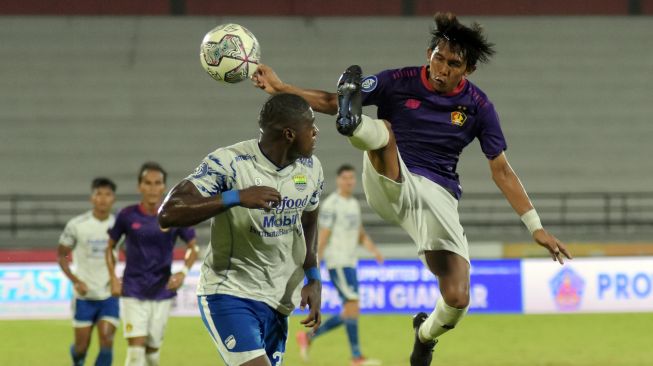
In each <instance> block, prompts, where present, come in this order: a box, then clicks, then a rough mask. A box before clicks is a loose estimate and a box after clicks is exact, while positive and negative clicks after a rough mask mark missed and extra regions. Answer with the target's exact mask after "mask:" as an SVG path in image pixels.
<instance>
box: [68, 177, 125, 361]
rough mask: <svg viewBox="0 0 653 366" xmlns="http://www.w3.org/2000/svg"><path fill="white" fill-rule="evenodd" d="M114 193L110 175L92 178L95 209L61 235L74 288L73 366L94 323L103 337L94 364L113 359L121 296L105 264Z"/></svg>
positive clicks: (72, 222) (76, 219) (81, 357)
mask: <svg viewBox="0 0 653 366" xmlns="http://www.w3.org/2000/svg"><path fill="white" fill-rule="evenodd" d="M115 194H116V185H115V183H113V182H112V181H111V180H110V179H108V178H95V179H93V182H92V183H91V204H92V205H93V209H92V210H90V211H88V212H86V213H83V214H81V215H79V216H77V217H74V218H72V219H71V220H70V221H68V223H67V224H66V228H65V229H64V231H63V233H62V234H61V237H60V238H59V246H58V248H57V254H58V255H57V257H58V262H59V266H60V267H61V270H62V271H63V272H64V273H65V274H66V277H68V279H70V282H72V283H73V289H74V298H73V309H74V310H73V312H74V314H73V328H74V330H75V344H74V345H72V346H70V356H71V357H72V359H73V366H79V365H83V364H84V360H85V358H86V351H87V350H88V346H89V343H90V342H91V333H92V331H93V326H94V325H95V326H97V329H98V338H99V340H100V352H99V353H98V355H97V358H96V359H95V365H96V366H108V365H111V362H112V360H113V336H114V334H115V332H116V327H117V326H118V322H119V309H118V298H117V297H113V296H111V289H110V288H109V274H108V273H107V271H106V270H103V269H102V268H104V267H106V263H105V262H104V251H105V249H106V247H107V239H108V237H109V236H108V235H107V230H109V228H110V227H112V226H113V223H114V221H115V217H114V216H113V214H112V213H111V208H112V206H113V203H114V201H115V199H116V196H115ZM71 253H72V259H73V263H74V265H75V269H74V270H71V268H70V266H69V263H68V258H67V257H68V256H69V255H70V254H71Z"/></svg>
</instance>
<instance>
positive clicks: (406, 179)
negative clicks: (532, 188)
mask: <svg viewBox="0 0 653 366" xmlns="http://www.w3.org/2000/svg"><path fill="white" fill-rule="evenodd" d="M434 20H435V27H434V29H433V31H432V32H431V38H430V44H429V47H428V49H427V50H426V65H424V66H416V67H404V68H400V69H391V70H385V71H382V72H380V73H378V74H376V75H371V76H367V77H365V78H363V77H362V71H361V69H360V67H358V66H356V65H354V66H350V67H349V68H348V69H347V70H346V71H345V72H344V73H343V75H342V76H341V78H340V80H339V81H338V90H337V93H330V92H326V91H320V90H308V89H303V88H299V87H296V86H293V85H290V84H286V83H284V82H282V81H281V80H280V79H279V77H278V76H277V75H276V74H275V73H274V71H273V70H272V69H271V68H270V67H268V66H265V65H260V66H259V68H258V70H257V71H256V73H255V74H254V75H253V76H252V81H253V83H254V85H255V86H256V87H258V88H261V89H263V90H264V91H266V92H267V93H270V94H276V93H280V92H286V93H296V94H299V95H301V96H303V97H304V98H305V99H306V100H307V101H308V102H309V103H310V104H311V106H312V107H313V109H314V110H316V111H318V112H323V113H328V114H336V113H337V119H336V127H337V129H338V131H339V132H340V133H341V134H343V135H345V136H347V137H348V139H349V141H350V143H351V144H352V145H353V146H354V147H356V148H358V149H360V150H363V151H365V152H366V153H365V154H364V166H363V174H362V175H363V188H364V190H365V195H366V198H367V201H368V203H369V204H370V206H371V207H372V208H373V209H374V210H375V211H376V212H377V213H378V214H379V215H380V216H381V217H382V218H383V219H385V220H386V221H388V222H391V223H395V224H397V225H399V226H401V227H402V228H403V229H404V230H406V232H407V233H408V234H409V235H410V236H411V238H412V239H413V240H414V241H415V243H416V245H417V248H418V254H419V256H420V258H421V259H422V260H423V261H424V263H425V264H426V266H427V267H428V268H429V270H430V271H431V272H432V273H433V274H434V275H435V276H437V277H438V283H439V287H440V292H441V294H442V296H441V297H440V298H439V299H438V301H437V304H436V307H435V310H434V311H433V312H432V313H431V314H430V315H428V314H426V313H419V314H417V315H416V316H415V317H414V318H413V328H414V329H415V343H414V347H413V351H412V354H411V357H410V360H411V361H410V362H411V365H412V366H418V365H419V366H422V365H429V364H430V363H431V359H432V353H433V348H434V347H435V344H436V342H437V339H438V337H439V336H440V335H442V334H443V333H445V332H447V331H448V330H451V329H453V328H454V327H455V325H456V324H457V323H458V322H459V321H460V319H461V318H462V317H463V316H464V315H465V313H466V312H467V308H468V306H469V300H470V298H469V285H470V283H469V280H470V277H469V272H470V266H469V253H468V244H467V238H466V237H465V233H464V230H463V228H462V226H461V224H460V220H459V217H458V211H457V208H458V199H459V198H460V197H461V194H462V189H461V187H460V184H459V180H458V174H457V173H456V168H457V164H458V159H459V156H460V154H461V153H462V150H463V148H464V147H466V146H467V145H468V144H469V143H471V142H472V141H473V140H474V139H475V138H477V139H478V140H479V142H480V144H481V149H482V150H483V153H484V154H485V156H486V157H487V159H488V162H489V166H490V170H491V173H492V179H493V180H494V182H495V183H496V185H497V186H498V187H499V189H500V190H501V192H502V193H503V195H504V196H505V197H506V199H507V201H508V202H509V203H510V205H511V206H512V207H513V209H514V210H515V212H516V213H517V214H518V215H519V216H520V217H521V220H522V221H523V222H524V224H525V225H526V227H527V228H528V230H529V231H530V233H531V235H532V237H533V239H534V241H535V242H536V243H537V244H539V245H541V246H542V247H544V248H545V249H546V250H547V251H548V252H549V253H550V255H551V258H552V259H553V260H554V261H558V262H560V264H562V263H564V257H566V258H569V259H571V254H570V253H569V251H568V250H567V249H566V247H565V245H564V244H563V243H562V242H560V241H559V240H558V239H557V238H556V237H555V236H553V235H552V234H550V233H549V232H547V231H546V230H545V229H544V228H543V226H542V223H541V221H540V219H539V216H538V214H537V211H535V209H534V208H533V205H532V203H531V201H530V199H529V198H528V195H527V193H526V191H525V190H524V188H523V186H522V184H521V182H520V180H519V178H518V176H517V175H516V173H515V172H514V171H513V169H512V168H511V167H510V164H509V163H508V159H507V157H506V154H505V150H506V148H507V144H506V141H505V139H504V136H503V132H502V131H501V127H500V124H499V118H498V115H497V113H496V111H495V109H494V105H493V104H492V103H491V102H490V100H489V99H488V98H487V96H486V95H485V93H484V92H483V91H482V90H481V89H480V88H478V87H477V86H476V85H474V84H473V83H472V82H470V81H469V80H468V79H467V77H468V76H469V75H470V74H472V73H473V72H474V71H475V70H476V67H477V65H478V63H485V62H487V61H489V58H490V57H491V56H492V55H493V54H494V48H493V46H494V45H493V44H491V43H489V42H488V41H487V39H486V37H485V35H484V33H483V31H482V28H481V26H480V25H479V24H478V23H473V24H472V25H471V26H465V25H463V24H461V23H460V22H459V21H458V19H457V18H456V16H455V15H453V14H451V13H437V14H435V16H434ZM362 105H376V106H377V107H378V119H372V118H369V117H367V116H365V115H362Z"/></svg>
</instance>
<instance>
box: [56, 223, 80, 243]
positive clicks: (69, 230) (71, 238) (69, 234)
mask: <svg viewBox="0 0 653 366" xmlns="http://www.w3.org/2000/svg"><path fill="white" fill-rule="evenodd" d="M59 244H62V245H65V246H67V247H74V246H75V244H77V228H76V226H75V225H74V224H73V222H72V220H71V221H68V223H67V224H66V227H65V228H64V229H63V232H62V233H61V235H60V236H59Z"/></svg>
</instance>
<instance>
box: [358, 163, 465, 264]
mask: <svg viewBox="0 0 653 366" xmlns="http://www.w3.org/2000/svg"><path fill="white" fill-rule="evenodd" d="M363 155H364V158H363V190H364V191H365V197H366V198H367V203H369V205H370V207H372V209H374V211H376V213H377V214H378V215H379V216H381V218H383V219H384V220H385V221H387V222H390V223H393V224H397V225H399V226H401V227H402V228H403V229H404V230H406V232H407V233H408V235H410V237H411V238H412V239H413V241H414V242H415V244H416V245H417V253H418V255H419V256H420V257H422V258H423V256H424V251H425V250H447V251H450V252H454V253H456V254H458V255H460V256H461V257H463V258H465V259H466V260H467V261H468V262H469V246H468V244H467V238H466V237H465V232H464V230H463V227H462V225H461V224H460V218H459V216H458V200H457V199H456V198H454V197H453V196H452V195H451V193H449V192H448V191H447V190H446V189H444V188H443V187H442V186H440V185H439V184H437V183H434V182H432V181H430V180H429V179H427V178H425V177H422V176H420V175H417V174H413V173H411V172H410V171H408V168H407V167H406V165H405V164H404V161H403V160H402V159H401V155H400V154H399V152H397V155H398V156H399V166H400V169H401V177H402V182H400V183H398V182H395V181H393V180H392V179H389V178H387V177H385V176H383V175H381V174H379V173H377V171H376V170H375V169H374V167H373V166H372V162H371V161H370V158H369V157H368V155H367V153H363Z"/></svg>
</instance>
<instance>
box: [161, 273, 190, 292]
mask: <svg viewBox="0 0 653 366" xmlns="http://www.w3.org/2000/svg"><path fill="white" fill-rule="evenodd" d="M185 278H186V275H185V274H184V272H177V273H175V274H173V275H172V276H170V279H169V280H168V284H167V285H166V288H167V289H168V290H170V291H177V290H179V288H180V287H181V286H182V285H183V284H184V279H185Z"/></svg>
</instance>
